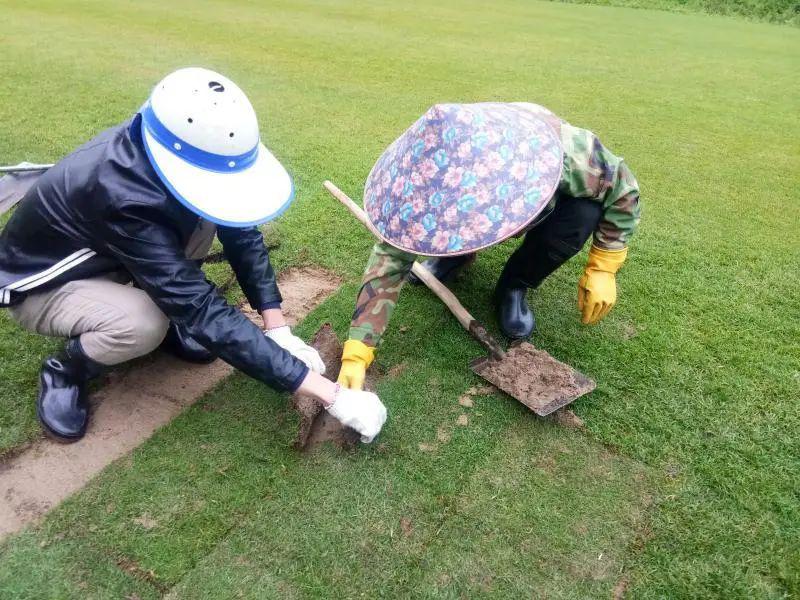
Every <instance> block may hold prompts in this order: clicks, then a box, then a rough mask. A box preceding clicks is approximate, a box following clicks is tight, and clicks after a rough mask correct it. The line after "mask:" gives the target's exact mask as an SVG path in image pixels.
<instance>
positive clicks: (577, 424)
mask: <svg viewBox="0 0 800 600" xmlns="http://www.w3.org/2000/svg"><path fill="white" fill-rule="evenodd" d="M549 418H550V420H551V421H553V422H554V423H557V424H558V425H561V426H562V427H566V428H568V429H582V428H583V419H581V418H580V417H579V416H578V415H576V414H575V413H574V412H572V410H571V409H569V408H562V409H561V410H557V411H556V412H554V413H552V414H551V415H550V416H549Z"/></svg>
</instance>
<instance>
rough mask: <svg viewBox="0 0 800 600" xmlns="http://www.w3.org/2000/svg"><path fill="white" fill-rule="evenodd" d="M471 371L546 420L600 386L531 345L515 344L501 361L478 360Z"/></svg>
mask: <svg viewBox="0 0 800 600" xmlns="http://www.w3.org/2000/svg"><path fill="white" fill-rule="evenodd" d="M470 368H471V369H472V371H473V372H474V373H476V374H477V375H480V376H481V377H483V378H484V379H485V380H486V381H488V382H489V383H491V384H492V385H494V386H495V387H497V388H499V389H501V390H503V391H504V392H505V393H506V394H508V395H509V396H511V397H512V398H514V399H516V400H519V401H520V402H522V403H523V404H524V405H525V406H527V407H528V408H530V409H531V410H532V411H533V412H535V413H536V414H537V415H539V416H542V417H544V416H545V415H549V414H550V413H551V412H553V411H555V410H558V409H559V408H561V407H562V406H566V405H567V404H569V403H570V402H573V401H574V400H576V399H577V398H580V397H581V396H583V395H584V394H588V393H589V392H591V391H592V390H593V389H594V388H595V386H596V385H597V384H596V383H595V382H594V381H593V380H591V379H589V378H588V377H586V375H584V374H583V373H580V372H579V371H576V370H575V369H573V368H572V367H570V366H569V365H566V364H564V363H562V362H561V361H559V360H556V359H555V358H553V357H552V356H550V354H548V353H547V352H545V351H544V350H538V349H537V348H535V347H534V346H533V345H531V344H530V343H528V342H518V343H515V344H512V345H511V347H510V348H509V349H508V351H507V352H506V353H505V357H504V358H502V359H500V360H498V359H496V358H491V357H482V358H477V359H475V360H473V361H472V362H471V363H470Z"/></svg>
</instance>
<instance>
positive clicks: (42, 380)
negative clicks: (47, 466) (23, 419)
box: [36, 338, 105, 443]
mask: <svg viewBox="0 0 800 600" xmlns="http://www.w3.org/2000/svg"><path fill="white" fill-rule="evenodd" d="M104 370H105V367H103V365H101V364H99V363H97V362H95V361H93V360H92V359H91V358H89V357H88V356H86V354H84V352H83V348H82V347H81V343H80V341H79V340H78V338H71V339H70V340H69V341H68V342H67V346H66V350H65V353H64V357H63V358H58V357H55V356H51V357H50V358H48V359H46V360H45V361H44V364H43V365H42V371H41V373H40V375H39V397H38V398H37V399H36V414H37V415H38V416H39V422H40V423H41V424H42V427H43V428H44V431H45V433H47V434H48V435H50V436H51V437H53V438H55V439H56V440H58V441H60V442H65V443H69V442H77V441H78V440H79V439H81V438H82V437H83V436H84V434H85V433H86V426H87V425H88V424H89V403H88V399H87V394H86V386H87V384H88V382H89V380H91V379H94V378H95V377H98V376H99V375H100V374H102V373H103V371H104Z"/></svg>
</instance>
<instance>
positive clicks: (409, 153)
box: [364, 103, 563, 256]
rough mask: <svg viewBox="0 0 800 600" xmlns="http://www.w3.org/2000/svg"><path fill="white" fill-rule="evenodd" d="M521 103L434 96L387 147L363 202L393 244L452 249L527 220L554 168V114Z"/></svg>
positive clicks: (500, 235) (557, 159)
mask: <svg viewBox="0 0 800 600" xmlns="http://www.w3.org/2000/svg"><path fill="white" fill-rule="evenodd" d="M539 108H540V107H537V106H536V105H525V104H519V105H515V104H502V103H482V104H437V105H435V106H433V107H431V108H430V109H429V110H428V112H426V113H425V114H424V115H423V116H422V117H421V118H420V119H419V120H418V121H417V122H416V123H414V125H412V126H411V127H410V128H409V129H408V130H407V131H406V132H405V133H403V135H401V136H400V137H399V138H398V139H397V140H395V141H394V143H393V144H392V145H391V146H389V148H387V149H386V151H385V152H384V153H383V155H381V157H380V158H379V159H378V162H377V163H375V166H374V167H373V168H372V172H370V174H369V177H368V178H367V183H366V187H365V189H364V209H365V210H366V212H367V215H368V216H369V219H370V221H371V222H372V224H373V225H374V226H375V228H376V229H377V231H378V233H379V234H380V235H381V237H382V238H383V239H384V241H386V242H388V243H389V244H391V245H392V246H395V247H397V248H399V249H401V250H405V251H407V252H412V253H414V254H422V255H426V256H454V255H458V254H466V253H469V252H475V251H476V250H480V249H482V248H486V247H488V246H492V245H493V244H497V243H499V242H501V241H503V240H505V239H507V238H509V237H511V236H513V235H516V234H517V233H519V232H520V231H522V230H524V229H525V227H526V226H527V225H529V224H530V223H531V222H532V221H533V220H534V219H535V218H536V217H537V216H538V215H539V213H541V212H542V211H543V210H544V208H545V207H546V206H547V204H548V203H549V201H550V199H551V198H552V197H553V194H554V193H555V191H556V188H557V187H558V183H559V180H560V178H561V168H562V161H563V159H562V156H563V151H562V147H561V140H560V137H559V132H558V131H556V130H555V129H554V126H555V127H558V123H559V121H558V118H557V117H555V116H554V115H553V114H552V113H550V112H549V111H547V110H546V109H541V110H538V109H539Z"/></svg>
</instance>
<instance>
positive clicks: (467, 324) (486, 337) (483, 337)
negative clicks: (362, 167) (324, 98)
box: [323, 181, 505, 359]
mask: <svg viewBox="0 0 800 600" xmlns="http://www.w3.org/2000/svg"><path fill="white" fill-rule="evenodd" d="M323 185H324V186H325V189H326V190H328V191H329V192H330V193H331V195H332V196H333V197H334V198H336V199H337V200H338V201H339V202H341V203H342V204H344V205H345V206H346V207H347V209H348V210H349V211H350V212H351V213H353V215H354V216H355V217H356V218H357V219H358V220H359V221H361V222H362V223H363V224H364V226H365V227H366V228H367V229H369V230H370V231H371V232H372V234H373V235H374V236H375V237H376V238H378V239H381V236H380V234H379V233H378V231H377V230H376V229H375V227H374V226H373V225H372V223H371V222H370V220H369V218H367V214H366V213H365V212H364V211H363V210H362V208H361V207H360V206H358V204H356V203H355V202H353V201H352V200H351V199H350V197H349V196H348V195H347V194H345V193H344V192H343V191H342V190H340V189H339V188H338V187H336V186H335V185H334V184H333V183H331V182H330V181H326V182H325V183H324V184H323ZM411 271H412V272H413V273H414V275H416V276H417V277H419V279H420V281H422V283H424V284H425V285H426V286H428V289H430V290H431V291H432V292H433V293H434V294H436V296H437V297H438V298H439V300H441V301H442V302H444V304H445V306H447V308H449V309H450V312H451V313H453V316H455V318H456V319H458V322H459V323H461V326H462V327H463V328H464V329H466V330H467V331H468V332H469V333H470V334H472V335H473V336H474V337H475V339H477V340H478V341H479V342H480V343H481V344H482V345H483V346H484V347H485V348H486V349H487V350H488V351H489V352H490V353H491V354H492V356H493V357H495V358H498V359H500V358H502V357H503V356H504V354H505V353H504V352H503V349H502V347H501V346H500V344H498V343H497V340H495V339H494V338H493V337H492V336H491V334H490V333H489V332H488V331H487V330H486V328H485V327H484V326H483V325H482V324H481V323H480V321H477V320H476V319H475V318H474V317H473V316H472V315H471V314H470V313H469V311H468V310H467V309H466V308H464V305H463V304H461V302H459V300H458V298H456V296H455V294H453V292H451V291H450V290H449V289H448V288H447V287H446V286H445V285H444V284H443V283H442V282H441V281H439V280H438V279H437V278H436V276H435V275H434V274H433V273H431V272H430V271H429V270H428V269H426V268H425V267H424V266H422V265H421V264H420V263H418V262H414V265H413V266H412V267H411Z"/></svg>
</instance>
